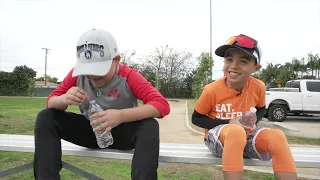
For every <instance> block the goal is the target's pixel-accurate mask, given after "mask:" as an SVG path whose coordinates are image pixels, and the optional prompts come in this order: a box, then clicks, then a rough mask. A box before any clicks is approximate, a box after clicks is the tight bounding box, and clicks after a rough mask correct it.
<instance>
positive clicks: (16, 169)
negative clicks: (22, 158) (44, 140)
mask: <svg viewBox="0 0 320 180" xmlns="http://www.w3.org/2000/svg"><path fill="white" fill-rule="evenodd" d="M32 168H33V163H28V164H24V165H22V166H18V167H14V168H11V169H8V170H4V171H0V178H3V177H6V176H10V175H12V174H17V173H20V172H23V171H26V170H28V169H32Z"/></svg>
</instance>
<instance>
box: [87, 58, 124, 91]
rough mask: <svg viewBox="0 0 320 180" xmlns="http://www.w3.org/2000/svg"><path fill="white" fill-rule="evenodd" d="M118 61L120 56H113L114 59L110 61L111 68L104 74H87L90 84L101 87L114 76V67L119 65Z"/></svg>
mask: <svg viewBox="0 0 320 180" xmlns="http://www.w3.org/2000/svg"><path fill="white" fill-rule="evenodd" d="M119 62H120V56H117V57H115V59H114V60H113V62H112V65H111V68H110V70H109V72H108V73H107V74H106V75H104V76H87V78H88V79H89V80H90V82H91V83H92V85H93V86H94V87H96V88H101V87H103V86H104V85H106V84H107V83H108V82H109V81H111V79H112V78H113V76H114V73H115V71H116V67H117V66H118V65H119Z"/></svg>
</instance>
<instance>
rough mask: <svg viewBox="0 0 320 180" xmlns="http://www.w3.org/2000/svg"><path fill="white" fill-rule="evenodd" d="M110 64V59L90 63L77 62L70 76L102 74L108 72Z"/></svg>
mask: <svg viewBox="0 0 320 180" xmlns="http://www.w3.org/2000/svg"><path fill="white" fill-rule="evenodd" d="M111 64H112V60H110V61H102V62H90V63H83V62H82V63H80V62H77V63H76V65H75V67H74V70H73V73H72V77H75V76H81V75H91V76H104V75H106V74H107V73H108V72H109V70H110V67H111Z"/></svg>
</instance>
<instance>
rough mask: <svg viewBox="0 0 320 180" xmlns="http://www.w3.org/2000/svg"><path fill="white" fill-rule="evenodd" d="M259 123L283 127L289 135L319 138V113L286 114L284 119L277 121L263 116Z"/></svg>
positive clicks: (265, 125)
mask: <svg viewBox="0 0 320 180" xmlns="http://www.w3.org/2000/svg"><path fill="white" fill-rule="evenodd" d="M259 124H260V126H264V127H271V128H280V129H283V130H285V131H286V133H287V134H289V135H294V136H299V137H308V138H319V139H320V115H313V116H310V117H309V116H302V115H301V116H288V117H287V119H286V120H285V121H283V122H277V123H274V122H271V121H269V120H268V119H266V118H264V119H263V120H262V122H261V123H259ZM275 124H277V125H275Z"/></svg>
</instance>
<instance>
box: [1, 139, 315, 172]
mask: <svg viewBox="0 0 320 180" xmlns="http://www.w3.org/2000/svg"><path fill="white" fill-rule="evenodd" d="M61 145H62V153H63V154H64V155H74V156H84V157H101V158H111V159H126V160H131V159H132V156H133V150H129V151H121V150H112V149H104V150H94V149H88V148H85V147H81V146H77V145H75V144H72V143H70V142H67V141H64V140H62V141H61ZM290 148H291V152H292V153H293V156H294V159H295V162H296V166H297V167H315V168H320V148H318V147H290ZM0 150H1V151H16V152H31V153H33V152H34V136H31V135H12V134H10V135H9V134H0ZM159 161H162V162H181V163H201V164H216V165H221V163H222V162H221V158H219V157H215V156H213V155H212V154H211V152H210V151H209V150H208V148H207V147H206V146H205V145H204V144H170V143H161V145H160V156H159ZM244 162H245V165H246V166H272V161H270V162H262V161H259V160H252V159H245V160H244Z"/></svg>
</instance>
